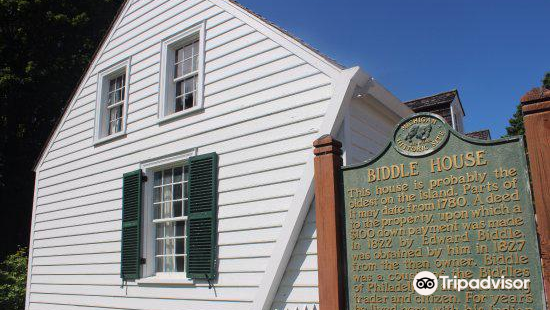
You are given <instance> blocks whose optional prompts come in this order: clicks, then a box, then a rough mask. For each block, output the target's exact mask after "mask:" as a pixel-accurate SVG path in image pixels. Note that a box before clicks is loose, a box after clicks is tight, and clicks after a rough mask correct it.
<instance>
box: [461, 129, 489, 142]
mask: <svg viewBox="0 0 550 310" xmlns="http://www.w3.org/2000/svg"><path fill="white" fill-rule="evenodd" d="M466 136H468V137H470V138H476V139H480V140H491V132H490V131H489V129H483V130H478V131H472V132H469V133H467V134H466Z"/></svg>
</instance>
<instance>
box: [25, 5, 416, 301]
mask: <svg viewBox="0 0 550 310" xmlns="http://www.w3.org/2000/svg"><path fill="white" fill-rule="evenodd" d="M411 112H412V110H410V109H409V108H408V107H407V106H405V105H404V104H402V103H401V102H400V101H399V100H398V99H397V98H396V97H394V96H393V95H392V94H391V93H389V92H388V91H387V90H385V89H384V88H383V87H382V86H380V85H379V84H378V82H376V81H375V80H373V79H372V78H371V77H370V76H369V75H368V74H366V73H365V72H363V71H361V69H359V68H357V67H354V68H344V67H342V66H340V65H338V64H337V63H335V62H334V61H331V60H330V59H328V58H327V57H325V56H323V55H322V54H320V53H319V52H317V51H316V50H314V49H312V48H311V47H309V46H307V45H306V44H305V43H303V42H301V41H300V40H298V39H296V38H295V37H292V36H291V35H289V34H288V33H286V32H285V31H283V30H281V29H280V28H278V27H277V26H275V25H273V24H270V23H269V22H267V21H266V20H264V19H263V18H261V17H260V16H258V15H255V14H254V13H252V12H250V11H249V10H247V9H245V8H243V7H242V6H240V5H239V4H237V3H235V2H233V1H229V0H129V1H126V2H125V3H124V4H123V5H122V7H121V9H120V12H119V14H118V15H117V17H116V19H115V20H114V22H113V24H112V26H111V28H110V30H109V32H108V33H107V35H106V36H105V39H104V40H103V42H102V43H101V45H100V47H99V48H98V50H97V53H96V54H95V56H94V58H93V60H92V62H91V63H90V65H89V67H88V69H87V71H86V72H85V74H84V76H83V78H82V80H81V81H80V83H79V84H78V85H76V90H75V92H74V95H73V97H72V98H71V99H70V102H69V103H68V105H67V108H66V110H65V112H64V114H63V116H62V118H61V119H60V122H59V125H58V126H57V127H56V129H55V131H54V132H53V133H52V136H51V139H50V140H49V141H48V143H47V145H46V146H45V149H44V152H43V154H42V155H41V157H40V158H39V160H38V162H37V165H36V167H35V171H36V185H35V194H34V210H33V219H32V232H31V240H30V259H29V273H28V287H27V300H26V308H27V309H30V310H84V309H86V310H88V309H97V310H107V309H119V310H122V309H134V310H181V309H186V310H209V309H212V310H214V309H215V310H240V309H246V310H252V309H253V310H273V309H277V310H283V309H292V310H296V309H308V310H311V309H318V308H319V305H318V300H319V296H318V289H317V285H318V282H317V256H316V253H317V244H316V234H315V207H314V197H313V196H314V193H313V152H312V142H313V141H314V140H315V139H316V138H318V137H320V136H321V135H323V134H332V135H334V136H337V137H338V139H339V140H340V141H342V142H343V145H344V146H343V149H344V159H345V162H346V163H348V164H349V163H355V162H359V161H363V160H365V159H367V158H369V157H371V156H373V155H374V154H376V153H377V152H378V150H380V149H381V148H382V147H383V146H384V145H385V144H386V141H387V139H388V136H389V135H390V133H391V131H392V129H393V126H394V125H395V124H396V123H397V122H398V121H399V120H400V119H401V118H402V117H404V116H406V115H408V114H410V113H411ZM326 310H329V309H326Z"/></svg>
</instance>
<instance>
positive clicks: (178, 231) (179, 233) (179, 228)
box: [176, 221, 185, 237]
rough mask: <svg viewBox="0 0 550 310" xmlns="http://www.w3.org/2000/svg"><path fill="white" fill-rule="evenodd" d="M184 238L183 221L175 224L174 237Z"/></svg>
mask: <svg viewBox="0 0 550 310" xmlns="http://www.w3.org/2000/svg"><path fill="white" fill-rule="evenodd" d="M183 236H185V221H178V222H176V237H183Z"/></svg>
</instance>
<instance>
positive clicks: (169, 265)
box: [164, 256, 174, 272]
mask: <svg viewBox="0 0 550 310" xmlns="http://www.w3.org/2000/svg"><path fill="white" fill-rule="evenodd" d="M164 272H174V257H173V256H167V257H164Z"/></svg>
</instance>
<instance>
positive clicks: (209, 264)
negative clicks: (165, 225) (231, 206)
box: [187, 153, 218, 279]
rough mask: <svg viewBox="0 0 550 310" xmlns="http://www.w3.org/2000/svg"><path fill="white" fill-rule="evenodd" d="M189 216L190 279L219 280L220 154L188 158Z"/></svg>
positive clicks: (188, 261) (188, 266)
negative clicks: (217, 273) (217, 262)
mask: <svg viewBox="0 0 550 310" xmlns="http://www.w3.org/2000/svg"><path fill="white" fill-rule="evenodd" d="M188 185H189V200H188V203H189V214H188V224H187V276H188V277H189V278H191V279H213V278H215V277H216V238H217V213H218V212H217V211H218V210H217V209H218V155H217V154H216V153H210V154H205V155H200V156H194V157H191V158H189V184H188Z"/></svg>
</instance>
